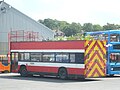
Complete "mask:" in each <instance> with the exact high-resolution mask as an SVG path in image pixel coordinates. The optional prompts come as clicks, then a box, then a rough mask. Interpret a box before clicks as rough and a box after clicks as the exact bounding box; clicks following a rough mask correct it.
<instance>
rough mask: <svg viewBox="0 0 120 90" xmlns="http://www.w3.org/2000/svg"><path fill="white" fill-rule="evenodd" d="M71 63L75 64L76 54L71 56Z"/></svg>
mask: <svg viewBox="0 0 120 90" xmlns="http://www.w3.org/2000/svg"><path fill="white" fill-rule="evenodd" d="M70 62H71V63H75V54H70Z"/></svg>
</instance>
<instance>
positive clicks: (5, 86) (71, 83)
mask: <svg viewBox="0 0 120 90" xmlns="http://www.w3.org/2000/svg"><path fill="white" fill-rule="evenodd" d="M0 90H120V76H114V77H104V78H88V79H85V80H60V79H58V78H55V77H44V78H41V77H39V76H33V77H20V75H19V74H14V73H7V74H0Z"/></svg>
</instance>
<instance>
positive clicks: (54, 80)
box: [0, 74, 101, 83]
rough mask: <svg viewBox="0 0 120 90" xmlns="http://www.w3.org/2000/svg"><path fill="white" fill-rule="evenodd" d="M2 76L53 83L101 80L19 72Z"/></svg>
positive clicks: (1, 75)
mask: <svg viewBox="0 0 120 90" xmlns="http://www.w3.org/2000/svg"><path fill="white" fill-rule="evenodd" d="M0 78H3V79H10V80H12V79H16V80H27V81H43V82H52V83H73V82H93V81H101V80H99V79H96V78H95V79H93V78H86V79H67V80H61V79H59V78H57V77H53V76H45V77H40V76H31V77H21V76H20V75H19V74H0Z"/></svg>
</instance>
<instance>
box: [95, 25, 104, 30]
mask: <svg viewBox="0 0 120 90" xmlns="http://www.w3.org/2000/svg"><path fill="white" fill-rule="evenodd" d="M101 30H103V27H101V26H100V25H99V24H95V25H93V31H101Z"/></svg>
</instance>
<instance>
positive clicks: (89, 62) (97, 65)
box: [84, 40, 106, 78]
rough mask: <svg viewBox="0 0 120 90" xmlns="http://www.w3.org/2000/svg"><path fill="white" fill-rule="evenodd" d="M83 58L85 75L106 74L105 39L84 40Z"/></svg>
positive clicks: (100, 75)
mask: <svg viewBox="0 0 120 90" xmlns="http://www.w3.org/2000/svg"><path fill="white" fill-rule="evenodd" d="M84 58H85V77H87V78H89V77H103V76H106V41H100V40H93V41H86V43H85V55H84Z"/></svg>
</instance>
